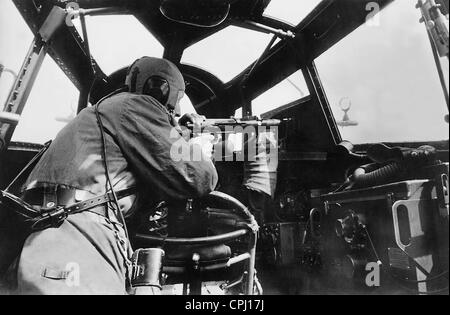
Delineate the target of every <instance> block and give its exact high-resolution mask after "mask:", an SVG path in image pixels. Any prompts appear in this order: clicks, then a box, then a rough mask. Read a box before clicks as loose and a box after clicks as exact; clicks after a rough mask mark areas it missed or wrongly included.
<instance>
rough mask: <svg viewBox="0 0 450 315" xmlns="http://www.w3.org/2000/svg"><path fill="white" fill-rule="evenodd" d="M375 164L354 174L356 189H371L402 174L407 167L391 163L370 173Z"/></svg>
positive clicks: (364, 167)
mask: <svg viewBox="0 0 450 315" xmlns="http://www.w3.org/2000/svg"><path fill="white" fill-rule="evenodd" d="M372 166H373V164H370V165H366V166H363V167H360V168H358V169H356V170H355V172H354V173H353V182H354V187H360V188H362V187H371V186H376V185H378V184H382V183H383V182H385V181H386V180H389V179H391V178H393V177H395V176H398V175H399V174H401V173H402V172H403V171H404V169H405V167H404V165H403V164H402V163H399V162H391V163H389V164H387V165H385V166H383V167H381V168H379V169H376V170H373V171H370V170H369V169H370V168H371V167H372Z"/></svg>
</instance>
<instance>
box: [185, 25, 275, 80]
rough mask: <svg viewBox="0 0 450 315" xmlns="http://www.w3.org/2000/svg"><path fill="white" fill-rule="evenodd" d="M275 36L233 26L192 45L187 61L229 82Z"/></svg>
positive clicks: (254, 58) (259, 53) (186, 52)
mask: <svg viewBox="0 0 450 315" xmlns="http://www.w3.org/2000/svg"><path fill="white" fill-rule="evenodd" d="M271 38H272V36H271V35H268V34H263V33H259V32H255V31H251V30H247V29H242V28H239V27H234V26H230V27H228V28H226V29H224V30H223V31H221V32H218V33H216V34H214V35H212V36H211V37H208V38H206V39H205V40H203V41H201V42H199V43H197V44H195V45H193V46H192V47H190V48H188V49H187V50H186V51H185V52H184V56H183V62H184V63H188V64H193V65H197V66H200V67H201V68H204V69H206V70H207V71H209V72H211V73H213V74H215V75H216V76H217V77H219V79H221V80H222V81H225V82H227V81H229V80H231V79H233V78H234V77H235V76H237V75H238V74H239V73H241V72H242V71H244V69H245V68H247V67H248V66H249V65H250V64H252V63H253V62H254V61H255V60H257V59H258V57H259V56H261V54H262V53H263V51H264V49H265V48H266V46H267V45H268V44H269V42H270V39H271Z"/></svg>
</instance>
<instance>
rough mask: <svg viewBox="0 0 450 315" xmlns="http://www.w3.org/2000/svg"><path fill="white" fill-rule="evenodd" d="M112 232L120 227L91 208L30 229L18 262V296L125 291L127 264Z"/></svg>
mask: <svg viewBox="0 0 450 315" xmlns="http://www.w3.org/2000/svg"><path fill="white" fill-rule="evenodd" d="M116 233H120V236H121V237H123V238H124V239H125V232H124V230H123V229H122V227H115V225H114V224H113V223H112V222H111V221H110V220H109V219H108V218H106V217H104V216H101V215H99V214H96V213H93V212H89V211H86V212H83V213H79V214H75V215H71V216H69V218H68V219H67V220H66V221H65V222H64V223H63V224H62V226H61V227H59V228H50V229H47V230H44V231H41V232H37V233H34V234H32V235H31V236H30V237H29V238H28V239H27V241H26V242H25V246H24V248H23V251H22V254H21V256H20V260H19V262H18V273H17V280H18V292H17V294H20V295H31V294H32V295H124V294H126V293H127V288H126V286H127V281H126V279H127V277H126V275H127V268H126V267H125V265H126V264H125V259H124V258H123V255H122V253H121V250H120V248H119V245H118V240H117V237H116Z"/></svg>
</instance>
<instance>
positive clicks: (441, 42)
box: [417, 0, 449, 58]
mask: <svg viewBox="0 0 450 315" xmlns="http://www.w3.org/2000/svg"><path fill="white" fill-rule="evenodd" d="M417 8H418V9H420V11H421V12H422V18H421V22H423V23H425V24H426V26H427V29H428V32H429V34H430V36H431V38H432V41H433V43H434V45H435V47H436V49H437V51H438V53H439V56H440V57H447V58H448V57H449V35H448V33H449V30H448V29H449V26H448V17H446V16H445V15H444V14H443V13H442V11H441V5H439V4H437V3H436V1H435V0H419V2H418V3H417Z"/></svg>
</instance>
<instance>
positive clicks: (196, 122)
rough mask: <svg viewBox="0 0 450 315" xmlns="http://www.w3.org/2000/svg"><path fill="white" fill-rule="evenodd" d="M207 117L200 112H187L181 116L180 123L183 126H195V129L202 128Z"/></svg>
mask: <svg viewBox="0 0 450 315" xmlns="http://www.w3.org/2000/svg"><path fill="white" fill-rule="evenodd" d="M205 121H206V117H205V116H202V115H199V114H186V115H184V116H183V117H181V118H180V120H179V121H178V124H179V125H180V126H183V127H190V126H192V127H194V130H200V129H201V127H202V125H203V123H204V122H205Z"/></svg>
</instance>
